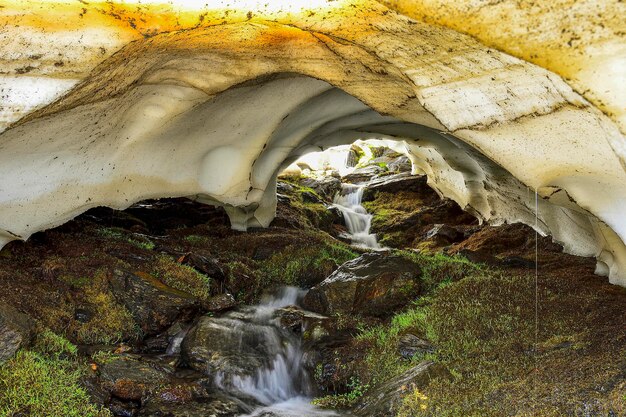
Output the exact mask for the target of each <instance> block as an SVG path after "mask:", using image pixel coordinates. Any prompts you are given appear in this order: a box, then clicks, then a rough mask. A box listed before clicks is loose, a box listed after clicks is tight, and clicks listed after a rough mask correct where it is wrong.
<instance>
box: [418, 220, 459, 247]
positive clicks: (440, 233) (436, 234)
mask: <svg viewBox="0 0 626 417" xmlns="http://www.w3.org/2000/svg"><path fill="white" fill-rule="evenodd" d="M463 238H464V235H463V232H461V231H459V230H458V229H456V228H455V227H452V226H449V225H447V224H441V223H439V224H435V225H434V226H433V228H432V229H430V230H429V231H428V232H427V233H426V239H441V240H444V241H446V242H449V243H454V242H459V241H461V240H463Z"/></svg>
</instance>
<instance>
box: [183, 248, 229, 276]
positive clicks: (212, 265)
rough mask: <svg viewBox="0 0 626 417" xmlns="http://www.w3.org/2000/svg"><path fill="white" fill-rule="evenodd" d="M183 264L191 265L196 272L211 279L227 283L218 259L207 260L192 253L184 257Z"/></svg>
mask: <svg viewBox="0 0 626 417" xmlns="http://www.w3.org/2000/svg"><path fill="white" fill-rule="evenodd" d="M182 263H183V264H185V265H189V266H190V267H192V268H193V269H195V270H196V271H198V272H200V273H202V274H204V275H206V276H208V277H211V278H213V279H215V280H218V281H222V282H223V281H225V280H226V274H225V273H224V270H223V269H222V267H221V265H220V263H219V262H218V261H217V260H216V259H211V258H207V257H206V256H202V255H198V254H195V253H190V254H188V255H185V256H184V257H183V262H182Z"/></svg>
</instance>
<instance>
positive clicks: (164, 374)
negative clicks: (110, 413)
mask: <svg viewBox="0 0 626 417" xmlns="http://www.w3.org/2000/svg"><path fill="white" fill-rule="evenodd" d="M173 372H174V369H173V368H170V367H167V366H164V365H162V364H158V363H153V362H148V361H145V360H142V359H141V357H138V356H134V355H133V356H127V355H124V356H119V357H115V358H113V359H109V360H106V361H105V362H104V363H102V364H100V367H99V378H100V383H101V385H102V387H103V388H104V389H105V390H106V391H108V392H109V393H110V395H111V396H113V397H117V398H119V399H122V400H127V401H140V400H142V399H145V398H146V397H147V396H148V395H150V394H151V393H153V392H154V391H156V390H157V389H158V388H159V387H160V386H161V385H163V384H164V383H166V382H167V381H168V379H169V376H170V375H171V374H172V373H173Z"/></svg>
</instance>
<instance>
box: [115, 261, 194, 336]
mask: <svg viewBox="0 0 626 417" xmlns="http://www.w3.org/2000/svg"><path fill="white" fill-rule="evenodd" d="M109 286H110V288H111V292H112V293H113V295H114V296H115V298H116V299H117V300H118V302H120V303H121V304H123V305H124V306H125V307H126V308H127V309H128V311H129V312H130V313H131V314H132V316H133V318H134V319H135V320H136V321H137V323H138V324H139V326H140V327H141V330H142V331H143V332H144V334H146V335H153V334H156V333H159V332H160V331H162V330H164V329H165V328H167V327H169V326H170V325H171V324H172V323H173V322H174V321H175V320H176V319H180V320H183V319H184V318H185V317H189V316H191V315H193V313H194V312H196V311H197V310H198V308H199V303H198V300H197V299H196V298H195V297H193V296H192V295H190V294H187V293H185V292H182V291H179V290H176V289H174V288H171V287H168V286H167V285H165V284H163V283H162V282H161V281H159V280H157V279H156V278H154V277H152V276H151V275H150V274H147V273H144V272H136V273H132V272H128V271H123V270H119V269H116V270H115V271H113V274H112V277H111V279H110V281H109Z"/></svg>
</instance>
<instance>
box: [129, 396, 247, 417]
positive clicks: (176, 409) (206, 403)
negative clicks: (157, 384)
mask: <svg viewBox="0 0 626 417" xmlns="http://www.w3.org/2000/svg"><path fill="white" fill-rule="evenodd" d="M250 411H251V410H250V409H249V408H248V407H246V406H244V405H243V404H242V403H241V402H240V401H238V400H236V399H232V398H229V397H226V396H218V395H214V396H213V397H212V398H209V399H206V400H202V401H193V402H186V403H172V402H168V401H164V400H162V399H153V400H150V401H148V402H147V403H146V404H145V406H144V407H142V409H141V411H140V412H139V416H141V417H200V416H203V417H204V416H206V417H234V416H239V415H242V414H246V413H248V412H250Z"/></svg>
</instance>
